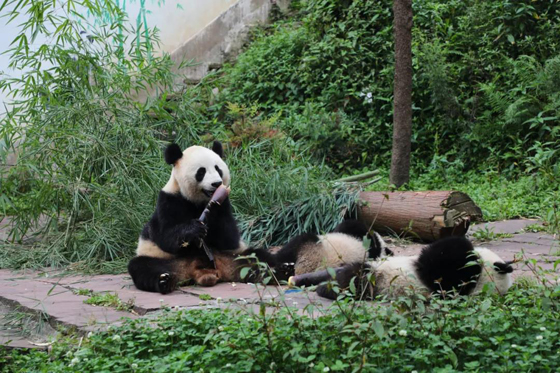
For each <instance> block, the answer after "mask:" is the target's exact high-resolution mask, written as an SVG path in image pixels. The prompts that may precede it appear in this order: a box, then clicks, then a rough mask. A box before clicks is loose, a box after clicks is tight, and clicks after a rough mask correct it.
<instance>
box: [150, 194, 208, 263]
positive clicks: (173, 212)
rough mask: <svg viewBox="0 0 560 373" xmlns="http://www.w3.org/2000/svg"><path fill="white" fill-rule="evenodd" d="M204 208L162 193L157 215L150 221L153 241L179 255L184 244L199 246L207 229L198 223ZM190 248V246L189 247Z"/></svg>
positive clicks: (179, 196) (176, 196)
mask: <svg viewBox="0 0 560 373" xmlns="http://www.w3.org/2000/svg"><path fill="white" fill-rule="evenodd" d="M201 213H202V207H199V206H196V205H194V204H193V203H190V202H189V201H187V200H186V199H185V198H183V197H182V196H181V195H179V194H171V193H166V192H164V191H160V193H159V196H158V201H157V205H156V213H155V214H154V217H153V218H152V220H151V221H150V232H151V235H152V237H151V239H152V240H153V241H154V242H155V243H156V244H157V245H158V246H159V247H160V248H161V249H162V250H163V251H166V252H168V253H171V254H177V253H178V252H179V251H181V250H184V249H185V247H184V246H182V245H183V243H185V242H188V243H189V246H190V245H191V244H193V245H195V244H196V245H198V243H199V241H200V239H201V238H204V236H205V235H206V230H207V228H206V227H205V226H204V225H203V224H202V223H200V222H199V221H198V219H197V218H198V217H199V216H200V214H201ZM187 247H188V246H187Z"/></svg>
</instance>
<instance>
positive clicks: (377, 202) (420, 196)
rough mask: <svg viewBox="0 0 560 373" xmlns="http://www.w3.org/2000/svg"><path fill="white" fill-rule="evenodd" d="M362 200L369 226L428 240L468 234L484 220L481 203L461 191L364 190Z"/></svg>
mask: <svg viewBox="0 0 560 373" xmlns="http://www.w3.org/2000/svg"><path fill="white" fill-rule="evenodd" d="M360 200H361V201H362V203H361V204H360V208H359V209H358V216H359V218H360V220H362V221H363V222H364V223H365V224H366V225H367V226H371V227H372V228H373V229H374V230H376V231H379V232H389V233H396V234H398V235H399V236H401V235H404V236H406V237H409V238H416V239H420V240H422V241H427V242H431V241H435V240H437V239H439V238H442V237H447V236H461V235H464V234H465V233H467V230H468V229H469V225H470V223H471V222H472V221H480V220H482V210H481V209H480V207H478V206H477V205H476V204H475V203H474V202H473V200H472V199H471V198H470V197H469V196H468V195H467V194H465V193H461V192H457V191H426V192H361V193H360Z"/></svg>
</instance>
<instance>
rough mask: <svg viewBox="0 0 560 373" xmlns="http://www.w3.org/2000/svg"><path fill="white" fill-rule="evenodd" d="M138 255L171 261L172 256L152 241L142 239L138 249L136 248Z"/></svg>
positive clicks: (139, 241)
mask: <svg viewBox="0 0 560 373" xmlns="http://www.w3.org/2000/svg"><path fill="white" fill-rule="evenodd" d="M136 255H138V256H149V257H151V258H161V259H171V258H173V255H172V254H169V253H167V252H165V251H163V250H162V249H160V248H159V246H158V245H156V244H155V243H154V242H153V241H152V240H145V239H143V238H142V237H140V239H139V240H138V247H137V248H136Z"/></svg>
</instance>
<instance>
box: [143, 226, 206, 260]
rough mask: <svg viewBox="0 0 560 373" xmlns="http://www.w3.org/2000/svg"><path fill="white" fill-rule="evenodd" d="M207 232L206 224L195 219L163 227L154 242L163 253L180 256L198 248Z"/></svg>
mask: <svg viewBox="0 0 560 373" xmlns="http://www.w3.org/2000/svg"><path fill="white" fill-rule="evenodd" d="M206 230H207V228H206V226H204V224H202V223H200V222H199V221H198V220H196V219H193V220H190V221H188V222H187V223H183V224H178V225H174V226H166V227H163V228H162V229H160V230H159V232H157V233H156V234H155V237H154V238H153V240H154V242H155V243H156V244H157V245H158V246H159V247H160V248H161V249H162V250H163V251H165V252H168V253H170V254H178V253H179V252H180V251H182V250H188V249H189V247H190V248H192V247H193V246H196V247H198V244H199V242H200V240H201V239H202V238H204V236H205V235H206Z"/></svg>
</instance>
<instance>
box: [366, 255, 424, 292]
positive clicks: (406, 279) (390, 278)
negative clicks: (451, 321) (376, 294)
mask: <svg viewBox="0 0 560 373" xmlns="http://www.w3.org/2000/svg"><path fill="white" fill-rule="evenodd" d="M417 258H418V256H391V257H387V258H384V259H381V260H375V261H372V262H370V263H371V264H372V267H373V271H374V275H375V285H376V287H377V288H378V289H379V290H380V291H381V292H382V293H390V294H391V295H403V294H404V293H405V291H406V289H416V290H417V291H420V292H422V293H427V291H428V289H426V288H425V287H424V286H423V285H422V284H421V283H420V281H419V280H418V278H417V277H416V272H415V271H416V270H415V267H414V263H415V261H416V259H417Z"/></svg>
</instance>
